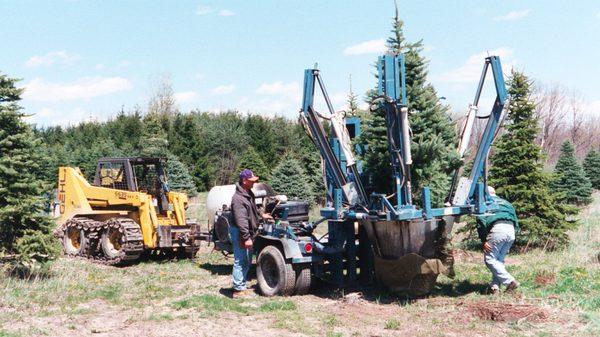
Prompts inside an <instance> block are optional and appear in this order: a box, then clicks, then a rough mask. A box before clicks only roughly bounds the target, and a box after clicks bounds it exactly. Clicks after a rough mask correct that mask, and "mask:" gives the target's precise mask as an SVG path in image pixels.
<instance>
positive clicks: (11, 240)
mask: <svg viewBox="0 0 600 337" xmlns="http://www.w3.org/2000/svg"><path fill="white" fill-rule="evenodd" d="M16 82H17V80H16V79H13V78H9V77H7V76H6V75H2V74H0V255H1V254H9V255H17V256H18V261H19V262H20V263H21V265H25V266H28V267H30V266H32V263H34V262H42V263H43V262H47V261H48V260H50V259H52V258H53V257H55V256H56V255H57V254H58V248H57V247H58V246H57V245H56V242H55V240H53V238H52V237H51V234H50V231H51V228H52V227H53V226H54V224H53V222H52V221H51V219H50V218H49V217H47V216H46V215H44V214H43V211H44V198H43V196H42V194H43V191H44V183H43V181H42V179H40V178H39V177H38V176H37V174H41V172H42V170H41V169H40V165H41V164H43V163H44V162H45V160H44V157H43V153H42V152H41V151H39V146H40V139H36V138H35V136H34V134H33V131H32V130H31V128H30V127H29V125H27V124H26V123H25V122H24V121H23V117H24V116H25V115H24V114H23V113H22V112H21V111H20V110H21V107H19V106H18V105H17V101H19V100H20V95H21V93H22V89H18V88H16V87H15V83H16Z"/></svg>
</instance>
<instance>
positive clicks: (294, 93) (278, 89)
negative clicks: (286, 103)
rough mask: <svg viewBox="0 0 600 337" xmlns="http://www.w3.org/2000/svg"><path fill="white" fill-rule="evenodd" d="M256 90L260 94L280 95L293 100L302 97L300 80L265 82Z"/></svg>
mask: <svg viewBox="0 0 600 337" xmlns="http://www.w3.org/2000/svg"><path fill="white" fill-rule="evenodd" d="M255 92H256V93H257V94H259V95H278V96H281V97H285V98H287V99H292V100H298V101H299V100H300V99H301V95H302V93H301V91H300V84H298V82H289V83H283V81H277V82H273V83H263V84H261V85H260V86H259V87H258V88H256V90H255Z"/></svg>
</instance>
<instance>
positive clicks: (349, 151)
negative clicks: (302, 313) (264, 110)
mask: <svg viewBox="0 0 600 337" xmlns="http://www.w3.org/2000/svg"><path fill="white" fill-rule="evenodd" d="M490 68H491V70H492V71H491V73H492V77H493V81H494V85H495V91H496V99H495V102H494V105H493V108H492V111H491V113H490V114H489V115H488V116H487V117H486V118H487V123H486V127H485V130H484V132H483V135H482V137H481V138H480V139H479V141H478V142H477V149H476V155H475V158H474V162H473V167H472V169H471V171H470V173H469V175H468V176H467V177H462V178H460V179H459V176H460V169H457V171H456V172H455V174H454V177H453V180H452V185H451V189H450V191H448V199H447V203H446V205H445V207H442V208H434V207H432V204H431V198H430V191H429V188H428V187H424V188H423V190H422V191H421V194H422V198H421V200H422V205H421V208H417V206H416V205H414V204H413V202H412V195H413V194H412V193H413V191H412V190H411V178H410V166H411V165H412V157H411V135H410V125H409V119H408V115H409V113H411V112H409V111H408V109H407V100H406V80H405V78H406V73H405V64H404V56H403V55H384V56H381V57H379V59H378V63H377V69H378V81H379V83H378V97H377V99H376V100H375V105H376V106H375V107H374V108H376V109H383V110H384V112H385V119H386V128H387V141H388V152H389V162H390V165H391V166H392V168H393V170H392V172H393V173H392V176H391V177H390V184H392V185H393V187H394V193H393V194H392V195H391V196H387V195H384V194H380V193H376V192H375V193H371V194H370V195H367V193H366V192H365V188H364V185H363V177H362V174H363V173H362V171H363V170H362V168H363V167H362V163H361V162H360V161H359V160H357V158H356V156H355V154H354V153H355V152H357V151H358V152H359V153H360V151H363V150H364V149H361V148H360V147H358V146H357V145H356V144H353V143H352V140H353V139H354V138H355V137H357V136H359V135H360V133H361V125H360V120H359V119H358V118H348V119H346V118H345V117H344V114H343V113H336V112H335V111H334V109H333V105H332V104H331V101H330V99H329V97H328V94H327V91H326V89H325V85H324V82H323V79H322V76H321V74H320V71H319V70H318V69H316V68H312V69H306V70H305V72H304V94H303V101H302V108H301V111H300V120H301V122H302V124H303V125H304V126H305V128H306V130H307V133H308V134H309V136H310V138H311V139H312V140H313V142H314V144H315V146H316V147H317V148H318V150H319V153H320V155H321V158H322V163H323V176H324V180H325V182H326V187H327V190H326V204H325V207H323V208H321V210H320V214H321V219H320V220H318V221H315V222H308V207H307V205H306V204H305V203H304V204H303V203H302V202H298V201H294V202H291V203H290V202H289V201H286V198H285V197H283V196H276V195H275V193H272V191H268V189H265V191H263V192H260V193H258V194H259V195H261V196H264V197H263V198H259V199H257V200H259V201H258V203H260V205H259V207H264V208H266V209H269V207H270V208H271V209H277V215H276V217H275V218H276V220H277V221H276V223H275V224H274V225H271V224H263V225H262V227H261V228H260V230H259V235H258V238H257V242H258V244H257V245H256V247H255V253H256V254H257V255H258V260H257V274H258V283H259V289H260V290H261V292H262V293H263V294H266V295H273V294H283V295H289V294H293V293H304V292H306V291H307V289H308V288H309V287H310V284H311V280H313V279H314V278H315V277H316V278H321V279H324V280H327V281H329V282H331V283H333V284H336V285H338V286H340V287H341V286H345V285H348V284H353V283H355V282H357V281H364V282H372V281H374V280H378V281H379V282H380V283H382V284H383V285H385V286H387V287H388V288H390V289H391V290H393V291H397V292H406V293H409V294H411V295H416V296H418V295H423V294H426V293H428V292H430V291H431V290H432V288H433V286H434V285H435V282H436V279H437V277H438V275H439V274H440V273H448V274H452V264H453V258H452V255H451V252H449V250H448V249H447V243H448V241H449V237H450V234H451V231H452V227H453V225H454V223H455V222H456V221H457V220H458V219H459V218H460V217H461V216H463V215H472V216H475V217H480V216H483V217H485V216H489V215H492V214H494V213H495V212H498V211H500V206H499V204H498V199H497V198H496V197H492V196H491V195H490V193H489V191H488V188H487V180H486V176H487V167H486V161H487V156H488V154H489V151H490V148H491V145H492V142H493V140H494V138H495V137H496V135H497V133H498V130H499V128H500V124H501V122H502V119H503V114H504V106H505V105H506V102H507V98H508V96H507V91H506V87H505V83H504V77H503V74H502V67H501V63H500V58H499V57H497V56H490V57H487V58H485V63H484V67H483V71H482V75H481V79H480V82H479V85H478V88H477V92H476V95H475V100H474V102H473V104H472V105H471V106H470V108H469V113H468V115H467V119H466V122H465V123H464V125H463V128H462V132H461V139H460V143H459V148H458V150H459V153H460V154H461V156H464V154H465V153H466V149H467V144H468V143H469V140H470V137H471V133H472V132H471V131H472V129H473V123H474V119H475V113H476V111H477V106H478V104H479V99H480V96H481V92H482V88H483V86H484V82H485V79H486V74H487V73H488V70H489V69H490ZM317 87H318V88H319V91H320V93H321V94H322V97H323V99H324V101H325V105H326V107H327V110H328V114H321V113H319V112H317V111H316V110H315V107H314V100H315V92H316V89H317ZM416 113H418V112H416ZM325 123H329V127H330V128H329V129H330V130H331V131H330V132H329V133H328V132H326V131H325V130H326V127H325ZM226 188H229V190H230V191H229V192H227V193H223V189H226ZM219 191H220V192H219ZM261 193H262V194H261ZM217 195H220V198H218V197H216V196H217ZM232 195H233V187H223V186H217V187H215V188H214V189H213V190H211V192H210V193H209V195H208V201H207V203H213V204H214V205H215V207H214V208H213V209H209V212H211V213H209V214H215V217H214V219H213V220H212V221H211V224H212V228H213V231H212V233H213V239H214V240H215V243H216V245H217V248H218V249H222V250H225V251H226V250H228V249H229V248H228V246H227V245H228V244H231V242H230V241H228V240H229V239H228V235H227V231H226V230H227V226H229V224H231V217H230V214H228V205H229V203H230V201H231V196H232ZM217 199H218V201H215V202H213V201H212V200H217ZM299 204H302V206H301V207H299ZM269 205H271V206H269ZM274 205H276V206H274ZM213 212H214V213H213ZM515 218H516V216H515ZM325 222H326V223H327V229H328V234H327V235H326V236H325V237H322V238H317V237H316V236H315V235H314V229H315V228H316V227H317V226H318V225H319V224H321V223H325ZM219 233H220V234H219ZM267 248H268V249H267ZM265 256H267V257H268V258H263V257H265ZM273 256H274V257H273ZM265 275H266V276H265ZM309 275H312V278H311V277H310V276H309ZM300 289H301V290H300Z"/></svg>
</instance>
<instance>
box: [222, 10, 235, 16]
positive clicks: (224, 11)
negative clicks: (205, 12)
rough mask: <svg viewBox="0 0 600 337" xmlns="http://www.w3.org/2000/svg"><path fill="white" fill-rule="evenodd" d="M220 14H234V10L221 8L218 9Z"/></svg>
mask: <svg viewBox="0 0 600 337" xmlns="http://www.w3.org/2000/svg"><path fill="white" fill-rule="evenodd" d="M219 15H220V16H234V15H235V12H233V11H230V10H229V9H222V10H220V11H219Z"/></svg>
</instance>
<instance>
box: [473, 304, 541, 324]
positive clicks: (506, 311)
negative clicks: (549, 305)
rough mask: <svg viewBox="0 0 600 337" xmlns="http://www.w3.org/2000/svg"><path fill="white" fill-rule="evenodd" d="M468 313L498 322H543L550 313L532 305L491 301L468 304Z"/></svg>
mask: <svg viewBox="0 0 600 337" xmlns="http://www.w3.org/2000/svg"><path fill="white" fill-rule="evenodd" d="M466 308H467V311H468V312H469V313H470V314H472V315H473V316H475V317H478V318H480V319H483V320H488V321H496V322H515V321H525V320H526V321H529V322H543V321H545V320H547V319H548V312H546V310H544V309H542V308H540V307H537V306H535V305H532V304H514V303H502V302H491V301H478V302H473V303H469V304H466Z"/></svg>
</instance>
